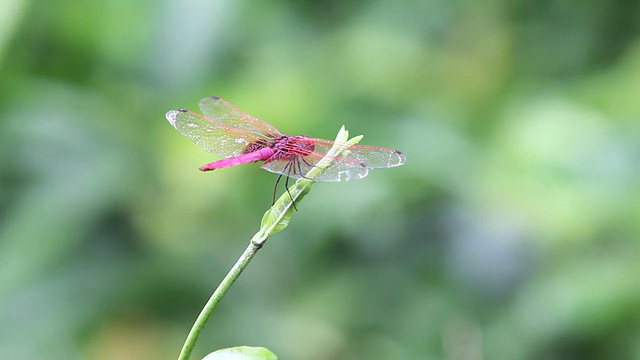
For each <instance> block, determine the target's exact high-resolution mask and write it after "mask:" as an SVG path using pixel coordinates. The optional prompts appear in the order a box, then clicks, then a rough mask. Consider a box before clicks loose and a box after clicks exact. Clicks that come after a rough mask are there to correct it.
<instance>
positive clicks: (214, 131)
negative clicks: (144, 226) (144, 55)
mask: <svg viewBox="0 0 640 360" xmlns="http://www.w3.org/2000/svg"><path fill="white" fill-rule="evenodd" d="M198 105H199V107H200V110H201V111H202V114H198V113H196V112H193V111H190V110H186V109H176V110H170V111H168V112H167V113H166V118H167V120H169V122H170V123H171V125H173V127H174V128H176V129H177V130H178V131H179V132H180V133H182V134H183V135H185V136H186V137H188V138H189V139H191V140H192V141H193V142H194V143H196V145H198V146H199V147H200V148H202V149H204V150H206V151H208V152H210V153H213V154H216V155H219V156H221V157H223V158H224V159H221V160H217V161H214V162H210V163H208V164H205V165H202V166H201V167H200V170H202V171H211V170H216V169H222V168H225V167H229V166H236V165H241V164H245V163H250V162H257V161H262V165H261V167H262V168H263V169H265V170H267V171H270V172H273V173H276V174H279V175H278V179H277V180H276V186H275V188H274V200H275V193H276V190H277V186H278V182H279V181H280V178H281V177H282V176H283V175H284V176H286V177H287V180H286V182H285V187H286V188H287V191H288V179H289V178H293V179H300V178H306V177H305V174H307V173H308V172H309V170H311V169H312V168H313V167H314V166H315V165H316V164H317V163H318V162H319V161H320V160H321V159H322V158H323V157H324V156H325V155H326V154H327V152H328V151H329V150H330V149H331V148H332V147H333V146H334V142H333V141H331V140H326V139H318V138H312V137H308V136H305V135H298V136H290V135H284V134H282V133H280V131H278V129H276V128H275V127H274V126H273V125H271V124H268V123H266V122H264V121H262V120H259V119H257V118H255V117H253V116H251V115H248V114H246V113H244V112H243V111H241V110H240V109H238V108H237V107H235V106H234V105H232V104H230V103H229V102H227V101H226V100H223V99H221V98H219V97H217V96H209V97H206V98H204V99H202V100H200V103H199V104H198ZM338 145H340V144H338ZM341 154H342V155H341V156H336V157H335V158H333V159H332V162H331V164H330V165H329V166H328V167H327V168H325V169H324V170H323V171H322V172H320V174H319V175H317V176H316V177H314V178H313V179H310V180H313V181H349V180H356V179H362V178H364V177H365V176H367V175H368V173H369V169H372V168H390V167H395V166H400V165H402V164H404V163H405V161H406V156H405V155H404V153H402V152H401V151H400V150H396V149H390V148H384V147H379V146H365V145H350V146H349V145H347V144H345V145H344V149H343V150H342V152H341Z"/></svg>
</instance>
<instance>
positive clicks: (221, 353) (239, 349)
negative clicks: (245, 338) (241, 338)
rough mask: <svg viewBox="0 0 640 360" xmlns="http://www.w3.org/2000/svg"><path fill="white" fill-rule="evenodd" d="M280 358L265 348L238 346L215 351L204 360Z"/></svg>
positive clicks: (264, 359) (275, 359) (272, 359)
mask: <svg viewBox="0 0 640 360" xmlns="http://www.w3.org/2000/svg"><path fill="white" fill-rule="evenodd" d="M277 359H278V357H277V356H276V355H275V354H274V353H272V352H271V351H269V350H268V349H266V348H263V347H252V346H236V347H232V348H228V349H221V350H218V351H214V352H212V353H211V354H209V355H207V356H205V357H204V358H203V359H202V360H277Z"/></svg>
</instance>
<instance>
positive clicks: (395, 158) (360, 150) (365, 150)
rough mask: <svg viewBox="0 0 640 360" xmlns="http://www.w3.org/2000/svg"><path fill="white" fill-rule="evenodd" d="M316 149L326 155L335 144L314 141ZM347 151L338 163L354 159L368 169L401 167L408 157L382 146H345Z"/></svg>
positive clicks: (320, 140)
mask: <svg viewBox="0 0 640 360" xmlns="http://www.w3.org/2000/svg"><path fill="white" fill-rule="evenodd" d="M313 141H314V143H315V149H314V150H313V151H314V152H315V153H318V154H326V153H327V152H328V151H329V149H331V147H332V146H333V144H334V142H333V141H331V140H325V139H313ZM344 147H345V150H343V152H342V153H341V154H340V159H336V161H344V160H341V159H352V160H355V161H357V162H358V163H364V164H365V165H366V166H367V167H368V168H372V169H378V168H389V167H395V166H400V165H402V164H404V163H405V161H406V160H407V157H406V156H405V155H404V153H403V152H402V151H400V150H396V149H390V148H385V147H380V146H367V145H352V146H347V145H346V144H345V145H344Z"/></svg>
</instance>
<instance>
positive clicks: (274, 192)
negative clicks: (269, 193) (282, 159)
mask: <svg viewBox="0 0 640 360" xmlns="http://www.w3.org/2000/svg"><path fill="white" fill-rule="evenodd" d="M287 166H289V165H288V164H287V165H286V166H285V169H286V168H287ZM281 177H282V173H280V174H279V175H278V178H277V179H276V185H275V186H274V187H273V199H272V200H271V206H273V204H275V203H276V192H277V191H278V183H279V182H280V178H281Z"/></svg>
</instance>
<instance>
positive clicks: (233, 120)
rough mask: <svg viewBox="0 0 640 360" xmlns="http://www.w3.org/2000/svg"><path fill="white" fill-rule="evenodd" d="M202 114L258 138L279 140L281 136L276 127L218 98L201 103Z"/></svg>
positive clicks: (211, 98) (201, 101)
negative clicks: (264, 137)
mask: <svg viewBox="0 0 640 360" xmlns="http://www.w3.org/2000/svg"><path fill="white" fill-rule="evenodd" d="M199 106H200V110H202V113H203V114H204V115H205V116H207V117H209V118H211V119H214V120H216V121H219V122H220V123H222V124H224V125H225V126H229V127H232V128H236V129H240V130H242V131H246V132H249V133H252V134H254V135H257V136H266V137H269V138H277V137H278V136H279V135H280V132H279V131H278V129H276V128H275V127H274V126H272V125H270V124H268V123H266V122H264V121H262V120H258V119H256V118H254V117H253V116H251V115H248V114H246V113H244V112H243V111H242V110H240V109H238V108H237V107H235V106H233V105H232V104H231V103H229V102H228V101H226V100H224V99H221V98H219V97H217V96H209V97H206V98H204V99H202V100H200V103H199Z"/></svg>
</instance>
